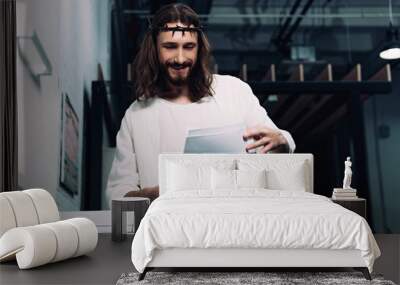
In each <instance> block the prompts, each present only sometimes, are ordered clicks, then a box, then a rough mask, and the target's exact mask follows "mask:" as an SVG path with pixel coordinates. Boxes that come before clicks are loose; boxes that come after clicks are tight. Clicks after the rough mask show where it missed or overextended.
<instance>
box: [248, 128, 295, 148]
mask: <svg viewBox="0 0 400 285" xmlns="http://www.w3.org/2000/svg"><path fill="white" fill-rule="evenodd" d="M251 138H252V139H254V142H253V143H250V144H248V145H247V146H246V152H249V151H250V150H252V149H255V148H258V147H261V149H260V151H259V152H258V153H267V152H269V151H275V152H289V145H288V142H287V140H286V139H285V137H284V136H283V135H282V133H281V132H280V131H279V130H277V129H271V128H268V127H266V126H261V125H260V126H255V127H252V128H247V129H246V131H245V132H244V134H243V139H244V140H245V141H247V140H248V139H251Z"/></svg>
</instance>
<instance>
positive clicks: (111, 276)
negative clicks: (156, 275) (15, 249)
mask: <svg viewBox="0 0 400 285" xmlns="http://www.w3.org/2000/svg"><path fill="white" fill-rule="evenodd" d="M375 238H376V240H377V242H378V244H379V247H380V249H381V251H382V257H380V258H379V259H378V260H377V261H376V263H375V267H374V272H376V273H381V274H383V275H384V277H385V278H386V279H389V280H392V281H394V282H395V283H399V281H400V276H399V275H400V263H399V260H400V235H375ZM130 249H131V239H128V240H126V241H124V242H121V243H114V242H112V241H111V236H110V235H109V234H101V235H100V236H99V243H98V246H97V248H96V250H95V251H94V252H92V253H91V254H89V255H88V256H81V257H78V258H74V259H70V260H65V261H62V262H58V263H53V264H48V265H45V266H42V267H37V268H34V269H29V270H19V269H18V267H17V265H16V262H8V263H3V264H1V265H0V284H1V285H6V284H7V285H8V284H13V285H16V284H115V283H116V281H117V280H118V278H119V276H120V275H121V274H122V273H124V272H132V271H135V270H134V267H133V265H132V262H131V258H130Z"/></svg>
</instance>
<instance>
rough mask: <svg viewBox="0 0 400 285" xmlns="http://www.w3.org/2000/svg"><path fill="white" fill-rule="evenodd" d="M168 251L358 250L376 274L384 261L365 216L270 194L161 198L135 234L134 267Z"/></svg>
mask: <svg viewBox="0 0 400 285" xmlns="http://www.w3.org/2000/svg"><path fill="white" fill-rule="evenodd" d="M166 248H274V249H282V248H290V249H357V250H360V252H361V256H362V258H363V259H364V261H365V264H366V266H367V267H368V269H369V270H370V271H371V272H372V267H373V263H374V261H375V259H376V258H377V257H379V256H380V250H379V248H378V246H377V244H376V241H375V239H374V237H373V235H372V232H371V229H370V227H369V225H368V223H367V222H366V221H365V219H364V218H362V217H361V216H359V215H357V214H355V213H354V212H351V211H349V210H347V209H344V208H343V207H341V206H339V205H337V204H335V203H333V202H332V201H330V199H328V198H326V197H324V196H320V195H316V194H312V193H306V192H299V191H278V190H265V189H247V190H244V189H241V190H240V191H229V190H226V191H221V190H219V191H218V192H205V191H196V190H192V191H184V192H179V193H177V192H171V193H166V194H164V195H162V196H161V197H159V198H158V199H156V200H155V201H154V202H153V203H152V204H151V206H150V208H149V209H148V211H147V213H146V215H145V217H144V218H143V220H142V222H141V223H140V226H139V228H138V230H137V232H136V234H135V237H134V239H133V242H132V262H133V265H134V266H135V268H136V269H137V270H138V271H139V272H143V270H144V268H145V267H146V265H147V264H148V263H149V262H150V261H151V260H152V258H153V254H154V250H155V249H166Z"/></svg>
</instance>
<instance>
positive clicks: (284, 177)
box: [267, 163, 307, 192]
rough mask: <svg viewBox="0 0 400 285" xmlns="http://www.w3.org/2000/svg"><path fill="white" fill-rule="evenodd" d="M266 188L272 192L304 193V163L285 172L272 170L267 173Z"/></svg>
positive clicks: (305, 182) (305, 183)
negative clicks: (272, 190)
mask: <svg viewBox="0 0 400 285" xmlns="http://www.w3.org/2000/svg"><path fill="white" fill-rule="evenodd" d="M267 181H268V188H270V189H274V190H289V191H303V192H305V191H306V185H307V181H306V175H304V163H301V164H296V165H295V167H293V168H288V169H285V170H279V169H272V170H269V171H267Z"/></svg>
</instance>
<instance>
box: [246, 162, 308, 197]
mask: <svg viewBox="0 0 400 285" xmlns="http://www.w3.org/2000/svg"><path fill="white" fill-rule="evenodd" d="M238 169H239V170H247V171H249V170H253V171H254V170H262V169H266V176H267V179H266V180H267V188H268V189H273V190H290V191H306V189H308V188H309V187H310V183H311V182H310V181H308V180H309V179H308V174H309V171H310V170H309V168H308V164H307V163H306V161H289V160H286V161H274V162H268V161H266V160H259V159H254V160H253V159H251V160H250V159H246V160H238Z"/></svg>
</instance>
